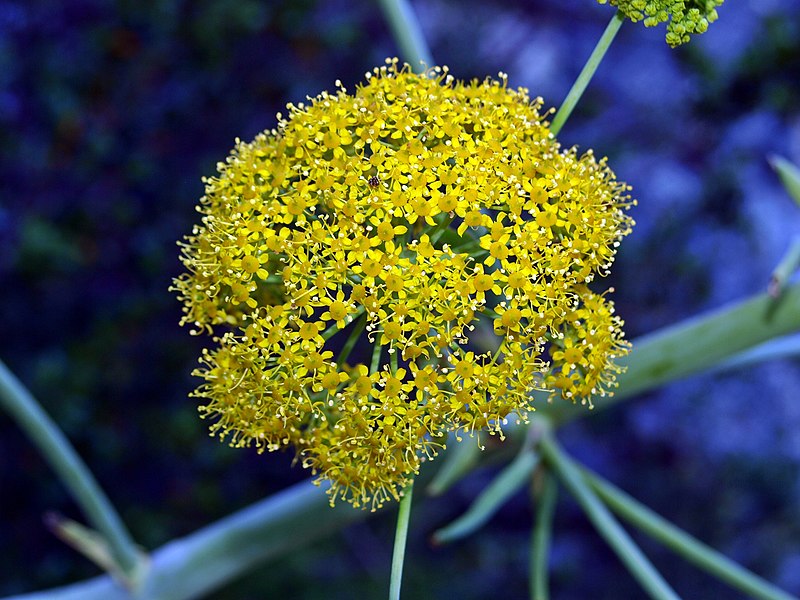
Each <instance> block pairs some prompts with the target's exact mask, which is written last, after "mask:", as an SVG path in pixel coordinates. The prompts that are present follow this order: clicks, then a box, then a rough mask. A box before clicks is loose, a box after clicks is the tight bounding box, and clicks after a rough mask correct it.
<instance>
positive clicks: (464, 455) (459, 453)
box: [427, 434, 481, 496]
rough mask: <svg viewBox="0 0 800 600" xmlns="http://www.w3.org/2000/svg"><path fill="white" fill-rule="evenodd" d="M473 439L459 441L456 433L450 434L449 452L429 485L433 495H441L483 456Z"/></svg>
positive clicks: (429, 490) (429, 492) (429, 491)
mask: <svg viewBox="0 0 800 600" xmlns="http://www.w3.org/2000/svg"><path fill="white" fill-rule="evenodd" d="M470 442H471V440H467V441H460V442H459V441H458V440H457V439H456V434H450V439H449V441H448V442H447V454H445V455H444V458H443V462H442V466H441V467H439V470H438V471H436V475H435V476H434V478H433V481H431V484H430V485H429V486H428V489H427V492H428V494H429V495H431V496H441V495H442V494H443V493H445V492H446V491H447V490H448V489H450V487H451V486H452V485H453V484H454V483H455V482H457V481H458V480H459V479H461V477H463V476H464V475H465V474H466V473H469V472H470V471H471V470H472V469H473V468H474V467H475V465H476V464H477V463H478V460H479V459H480V456H481V449H480V447H479V446H478V444H476V443H470Z"/></svg>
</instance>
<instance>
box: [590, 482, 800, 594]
mask: <svg viewBox="0 0 800 600" xmlns="http://www.w3.org/2000/svg"><path fill="white" fill-rule="evenodd" d="M580 471H581V474H582V475H583V478H584V479H585V480H586V482H587V483H588V484H589V485H590V486H591V487H592V489H593V490H594V491H595V492H596V493H597V495H598V496H600V498H601V499H602V500H603V501H604V502H605V503H606V504H607V505H608V507H609V508H611V510H613V511H614V512H615V513H617V514H618V515H619V516H620V517H622V518H623V519H625V520H626V521H627V522H628V523H630V524H631V525H633V526H634V527H638V528H639V529H640V530H642V531H643V532H644V533H646V534H647V535H649V536H650V537H652V538H653V539H654V540H656V541H657V542H660V543H662V544H664V545H665V546H666V547H667V548H669V549H670V550H672V551H673V552H675V553H676V554H678V555H680V556H682V557H684V558H685V559H686V560H688V561H689V562H691V563H693V564H695V565H697V566H698V567H700V568H701V569H703V570H704V571H707V572H708V573H710V574H711V575H713V576H714V577H717V578H718V579H720V580H722V581H724V582H725V583H728V584H729V585H731V586H732V587H734V588H736V589H738V590H740V591H742V592H744V593H745V594H749V595H750V596H752V597H753V598H759V599H760V600H797V598H795V597H794V596H791V595H789V594H787V593H786V592H784V591H783V590H780V589H778V588H776V587H775V586H774V585H772V584H771V583H769V582H768V581H765V580H763V579H761V578H760V577H758V576H757V575H754V574H753V573H751V572H750V571H747V570H746V569H744V568H743V567H741V566H739V565H738V564H736V563H735V562H733V561H732V560H729V559H728V558H726V557H725V556H723V555H722V554H720V553H719V552H717V551H716V550H714V549H713V548H710V547H708V546H706V545H705V544H703V543H702V542H700V541H698V540H696V539H695V538H693V537H692V536H690V535H689V534H688V533H686V532H684V531H683V530H681V529H679V528H678V527H675V525H673V524H672V523H670V522H669V521H667V520H665V519H664V518H662V517H661V516H660V515H658V514H656V513H655V512H653V511H652V510H650V509H649V508H647V507H646V506H644V505H643V504H641V503H639V502H637V501H636V500H634V499H633V498H632V497H630V496H629V495H628V494H626V493H625V492H623V491H622V490H620V489H619V488H617V487H615V486H614V485H612V484H611V483H609V482H608V481H606V480H605V479H603V478H601V477H600V476H598V475H597V474H595V473H592V472H591V471H589V470H588V469H585V468H580Z"/></svg>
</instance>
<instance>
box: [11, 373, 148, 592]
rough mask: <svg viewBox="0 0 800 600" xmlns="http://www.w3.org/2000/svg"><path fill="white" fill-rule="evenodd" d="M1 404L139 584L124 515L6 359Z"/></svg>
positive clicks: (118, 567) (118, 566)
mask: <svg viewBox="0 0 800 600" xmlns="http://www.w3.org/2000/svg"><path fill="white" fill-rule="evenodd" d="M0 405H2V406H3V407H4V408H5V409H6V410H7V411H8V413H9V414H10V415H11V418H12V419H14V421H16V423H17V424H18V425H19V427H20V428H21V429H22V430H23V431H24V432H25V434H26V435H27V436H28V438H29V439H30V440H31V442H33V444H34V445H35V446H36V447H37V448H38V449H39V452H40V453H41V454H42V456H44V458H45V460H46V461H47V462H48V463H49V464H50V467H51V468H52V469H53V470H54V471H55V472H56V474H57V475H58V477H59V479H60V480H61V481H62V483H63V484H64V485H65V486H66V487H67V489H68V490H69V492H70V494H71V495H72V498H73V499H74V500H75V502H76V503H77V504H78V506H80V508H81V510H82V511H83V514H84V515H85V516H86V519H87V520H88V521H89V523H90V524H91V525H92V527H94V528H95V529H96V530H97V531H98V532H100V534H101V535H102V536H103V540H104V541H105V543H106V544H107V545H108V551H109V553H110V558H111V559H112V561H113V564H114V565H115V571H117V572H118V573H117V574H118V575H119V576H122V577H123V578H125V579H126V580H127V581H128V582H129V583H130V584H131V585H135V584H136V577H137V576H138V571H139V567H140V566H141V560H140V555H139V552H138V550H137V548H136V544H135V543H134V541H133V539H132V538H131V536H130V534H129V533H128V530H127V529H126V528H125V525H124V524H123V522H122V519H121V518H120V517H119V515H118V514H117V512H116V511H115V510H114V507H113V505H112V504H111V501H110V500H109V499H108V497H107V496H106V495H105V493H104V492H103V490H102V489H101V488H100V485H99V484H98V483H97V481H96V480H95V478H94V476H93V475H92V473H91V471H90V470H89V468H88V467H87V466H86V464H85V463H84V462H83V461H82V460H81V458H80V456H78V453H77V452H76V451H75V449H74V448H73V447H72V445H71V444H70V443H69V440H67V438H66V436H65V435H64V434H63V432H62V431H61V430H60V429H59V428H58V426H57V425H56V424H55V423H54V422H53V420H52V419H51V418H50V417H49V416H48V415H47V413H46V412H45V411H44V409H43V408H42V407H41V405H40V404H39V403H38V402H37V401H36V399H35V398H34V397H33V395H32V394H31V393H30V392H29V391H28V390H27V388H25V386H24V385H22V383H21V382H20V381H19V379H17V378H16V377H15V376H14V374H13V373H12V372H11V371H9V370H8V367H6V365H5V364H4V363H3V362H2V361H0Z"/></svg>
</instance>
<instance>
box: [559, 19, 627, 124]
mask: <svg viewBox="0 0 800 600" xmlns="http://www.w3.org/2000/svg"><path fill="white" fill-rule="evenodd" d="M623 21H625V17H624V16H623V15H622V13H621V12H619V11H617V12H616V14H615V15H614V16H613V17H611V21H610V22H609V23H608V25H607V26H606V30H605V31H604V32H603V35H602V36H601V37H600V40H599V41H598V42H597V45H596V46H595V47H594V50H592V54H591V55H590V56H589V60H587V61H586V64H585V65H584V67H583V70H582V71H581V74H580V75H578V79H576V80H575V83H573V84H572V89H571V90H570V91H569V93H568V94H567V97H566V98H565V99H564V102H563V103H562V104H561V108H559V109H558V112H557V113H556V116H555V117H553V122H552V123H550V131H551V132H552V133H553V135H558V132H559V131H561V128H562V127H563V126H564V123H566V121H567V119H568V118H569V116H570V115H571V114H572V110H573V109H574V108H575V105H576V104H578V100H580V99H581V96H582V95H583V92H584V90H585V89H586V86H588V85H589V82H590V81H591V80H592V77H593V76H594V73H595V71H597V67H599V66H600V62H601V61H602V60H603V57H604V56H605V54H606V51H607V50H608V48H609V46H611V42H613V41H614V37H615V36H616V35H617V32H618V31H619V28H620V27H621V26H622V23H623Z"/></svg>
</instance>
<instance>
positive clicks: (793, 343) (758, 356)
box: [712, 333, 800, 372]
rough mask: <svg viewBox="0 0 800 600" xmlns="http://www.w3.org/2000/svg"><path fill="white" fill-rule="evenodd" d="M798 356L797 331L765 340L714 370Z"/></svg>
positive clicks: (799, 355)
mask: <svg viewBox="0 0 800 600" xmlns="http://www.w3.org/2000/svg"><path fill="white" fill-rule="evenodd" d="M798 357H800V333H795V334H794V335H787V336H784V337H782V338H778V339H777V340H770V341H768V342H764V343H763V344H761V345H760V346H756V347H755V348H752V349H750V350H745V351H744V352H741V353H739V354H737V355H736V356H734V357H733V358H730V359H728V360H726V361H725V362H722V363H720V364H718V365H717V366H715V367H713V368H712V371H715V372H720V371H731V370H734V369H736V370H738V369H743V368H745V367H750V366H752V365H757V364H759V363H763V362H767V361H773V360H781V359H784V358H798Z"/></svg>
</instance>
